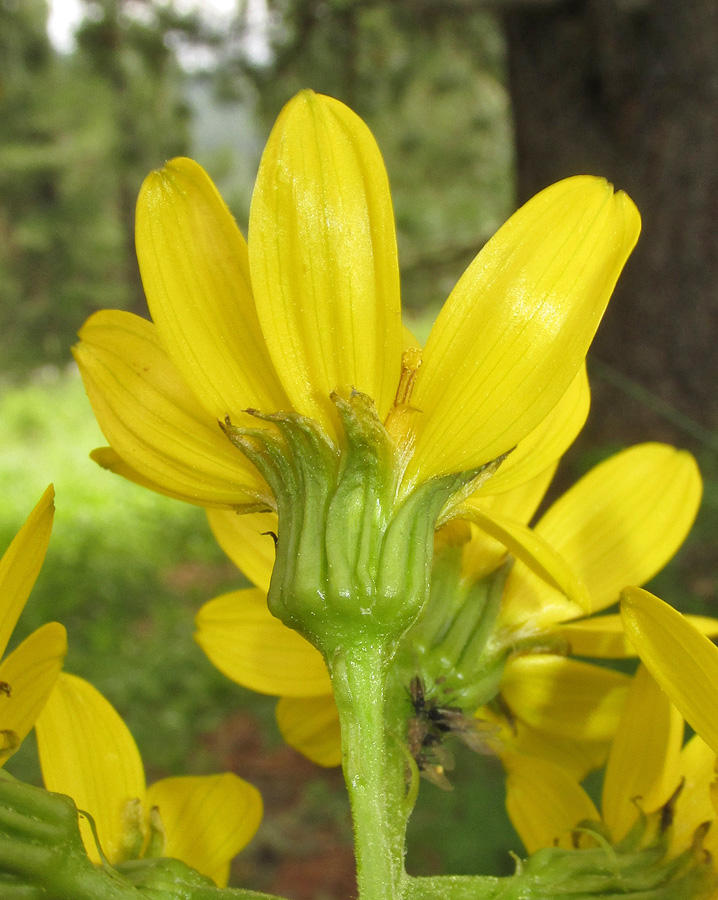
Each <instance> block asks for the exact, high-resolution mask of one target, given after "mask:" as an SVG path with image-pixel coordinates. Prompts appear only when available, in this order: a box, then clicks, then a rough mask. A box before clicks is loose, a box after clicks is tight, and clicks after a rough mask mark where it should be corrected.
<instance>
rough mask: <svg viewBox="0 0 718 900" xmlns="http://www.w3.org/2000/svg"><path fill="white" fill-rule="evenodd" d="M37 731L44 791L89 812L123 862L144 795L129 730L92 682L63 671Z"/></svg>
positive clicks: (90, 842) (93, 853)
mask: <svg viewBox="0 0 718 900" xmlns="http://www.w3.org/2000/svg"><path fill="white" fill-rule="evenodd" d="M35 730H36V732H37V745H38V751H39V754H40V766H41V768H42V777H43V779H44V781H45V787H46V788H47V789H48V790H49V791H56V792H58V793H60V794H68V795H69V796H70V797H72V799H73V800H74V801H75V803H76V804H77V807H78V809H80V810H85V811H87V812H89V813H90V815H91V816H92V817H93V818H94V820H95V824H96V826H97V833H98V835H99V838H100V845H101V846H102V849H103V851H104V852H105V854H106V856H107V858H108V859H109V861H110V862H117V861H119V860H120V859H122V857H123V855H124V848H123V836H125V835H124V834H123V825H124V823H123V817H124V816H125V814H126V811H127V805H128V802H130V801H132V800H139V801H140V803H142V802H143V801H144V796H145V776H144V770H143V768H142V760H141V759H140V754H139V752H138V750H137V745H136V744H135V742H134V740H133V738H132V735H131V734H130V732H129V731H128V729H127V726H126V725H125V723H124V722H123V721H122V719H121V718H120V717H119V715H118V714H117V712H116V711H115V710H114V708H113V707H112V706H111V704H110V703H108V701H107V700H106V699H105V698H104V697H103V696H102V694H101V693H100V692H99V691H98V690H97V689H96V688H94V687H93V686H92V685H91V684H89V682H87V681H85V680H84V679H82V678H78V677H77V676H76V675H68V674H67V673H65V672H63V673H61V674H60V677H59V678H58V680H57V684H56V685H55V689H54V691H53V692H52V694H51V695H50V698H49V700H48V702H47V704H46V705H45V708H44V709H43V711H42V713H41V714H40V716H39V718H38V720H37V723H36V725H35ZM80 829H81V831H82V837H83V840H84V842H85V848H86V849H87V852H88V855H89V856H90V858H91V859H92V860H93V861H94V862H99V855H98V853H97V850H96V849H95V841H94V839H93V837H92V832H91V830H90V828H89V826H88V825H87V822H86V821H85V820H84V818H82V817H80Z"/></svg>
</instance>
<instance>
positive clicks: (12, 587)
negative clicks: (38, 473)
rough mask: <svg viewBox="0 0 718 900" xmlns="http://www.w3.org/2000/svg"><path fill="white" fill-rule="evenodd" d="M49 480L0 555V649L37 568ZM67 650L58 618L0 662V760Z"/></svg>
mask: <svg viewBox="0 0 718 900" xmlns="http://www.w3.org/2000/svg"><path fill="white" fill-rule="evenodd" d="M54 496H55V492H54V490H53V488H52V485H50V487H48V488H47V490H46V491H45V493H44V494H43V495H42V498H41V499H40V502H39V503H38V504H37V506H36V507H35V508H34V509H33V511H32V512H31V513H30V515H29V516H28V518H27V521H26V522H25V524H24V525H23V526H22V528H21V529H20V531H19V532H18V533H17V535H16V536H15V538H14V540H13V542H12V543H11V544H10V546H9V547H8V549H7V550H6V551H5V554H4V555H3V557H2V559H1V560H0V655H2V654H3V653H4V652H5V649H6V647H7V645H8V641H9V640H10V636H11V634H12V632H13V629H14V628H15V624H16V622H17V620H18V618H19V616H20V613H21V612H22V611H23V609H24V607H25V603H26V602H27V598H28V597H29V595H30V591H31V590H32V587H33V585H34V584H35V580H36V579H37V576H38V574H39V572H40V568H41V566H42V563H43V560H44V559H45V552H46V551H47V545H48V542H49V540H50V532H51V531H52V520H53V515H54V512H55V507H54V504H53V499H54ZM66 653H67V635H66V633H65V629H64V628H63V626H62V625H60V624H59V623H58V622H49V623H48V624H47V625H43V626H42V627H41V628H38V629H37V631H34V632H33V633H32V634H31V635H30V636H29V637H28V638H26V639H25V640H24V641H23V642H22V643H21V644H20V646H19V647H17V648H16V649H15V650H13V652H12V653H11V654H10V655H9V656H8V657H6V659H4V660H3V662H2V664H0V764H2V763H5V762H6V760H7V759H9V757H10V756H12V754H13V753H14V752H15V751H16V750H17V748H18V747H19V746H20V744H21V742H22V741H23V740H24V738H25V736H26V735H27V734H28V732H29V731H30V729H31V728H32V726H33V725H34V724H35V719H36V718H37V716H38V713H39V712H40V710H41V709H42V707H43V705H44V704H45V701H46V700H47V697H48V695H49V694H50V691H51V690H52V688H53V685H54V684H55V681H56V679H57V676H58V675H59V673H60V670H61V669H62V664H63V661H64V659H65V655H66Z"/></svg>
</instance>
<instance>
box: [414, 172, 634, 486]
mask: <svg viewBox="0 0 718 900" xmlns="http://www.w3.org/2000/svg"><path fill="white" fill-rule="evenodd" d="M639 230H640V218H639V215H638V212H637V210H636V208H635V206H634V205H633V203H632V202H631V201H630V200H629V199H628V197H627V196H626V195H625V194H623V193H618V194H615V195H614V193H613V189H612V188H611V186H610V185H608V184H607V183H606V182H605V181H603V180H602V179H598V178H592V177H589V176H577V177H574V178H567V179H565V180H564V181H560V182H558V184H554V185H552V186H551V187H549V188H546V190H544V191H542V192H541V193H540V194H538V195H537V196H535V197H534V198H533V199H531V200H529V202H528V203H526V204H525V205H524V206H523V207H521V209H520V210H518V212H516V213H515V214H514V215H513V216H512V217H511V218H510V219H509V221H508V222H507V223H506V224H505V225H504V226H503V227H502V228H501V229H499V231H498V232H497V233H496V234H495V235H494V237H493V238H491V240H490V241H489V242H488V243H487V244H486V246H485V247H484V248H483V250H482V251H481V252H480V253H479V255H478V256H477V257H476V259H475V260H474V262H473V263H472V264H471V265H470V266H469V268H468V269H467V271H466V272H465V273H464V275H463V276H462V277H461V279H460V280H459V282H458V284H457V285H456V287H455V288H454V290H453V291H452V293H451V296H450V297H449V299H448V300H447V302H446V304H445V306H444V308H443V309H442V311H441V313H440V314H439V317H438V319H437V321H436V324H435V325H434V327H433V329H432V331H431V334H430V335H429V339H428V341H427V344H426V348H425V350H424V354H423V360H424V362H423V365H422V368H421V370H420V372H419V376H418V378H417V381H416V386H415V389H414V393H413V395H412V406H415V407H417V408H418V409H420V410H422V415H421V416H418V417H417V423H416V426H415V427H416V445H415V450H414V456H413V458H412V460H411V462H410V464H409V468H408V470H407V473H406V476H405V480H406V481H407V482H409V483H411V482H413V481H414V480H415V479H416V478H417V477H419V478H420V479H422V480H423V479H426V478H428V477H430V476H432V475H439V474H445V473H448V472H455V471H460V470H465V469H470V468H473V467H474V466H478V465H480V464H482V463H485V462H488V461H489V460H491V459H494V458H496V457H498V456H500V455H501V454H502V453H505V452H506V451H507V450H510V449H511V448H512V447H513V446H515V445H516V444H517V443H518V442H519V441H520V440H521V439H522V438H524V437H526V435H527V434H529V432H531V431H532V430H533V429H534V428H536V427H537V426H538V425H539V423H540V422H541V421H542V419H543V418H544V417H545V416H546V415H548V413H549V412H550V411H551V410H552V409H553V407H554V406H555V405H556V404H557V403H558V401H559V400H560V399H561V397H562V396H563V394H564V393H565V392H566V390H567V389H568V387H569V385H570V384H571V382H572V381H573V379H574V378H575V376H576V373H577V372H578V370H579V368H580V366H581V365H582V363H583V361H584V358H585V355H586V351H587V349H588V346H589V344H590V342H591V340H592V339H593V335H594V332H595V331H596V328H597V327H598V323H599V321H600V319H601V316H602V315H603V311H604V309H605V307H606V304H607V303H608V299H609V297H610V295H611V292H612V290H613V287H614V285H615V283H616V280H617V279H618V276H619V274H620V272H621V269H622V268H623V265H624V263H625V261H626V259H627V258H628V255H629V253H630V252H631V250H632V248H633V246H634V244H635V242H636V240H637V238H638V232H639Z"/></svg>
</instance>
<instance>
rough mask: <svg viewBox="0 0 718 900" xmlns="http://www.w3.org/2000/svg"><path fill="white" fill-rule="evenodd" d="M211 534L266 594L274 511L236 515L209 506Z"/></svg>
mask: <svg viewBox="0 0 718 900" xmlns="http://www.w3.org/2000/svg"><path fill="white" fill-rule="evenodd" d="M207 519H208V520H209V525H210V528H211V529H212V533H213V534H214V536H215V537H216V538H217V543H218V544H219V546H220V547H221V548H222V549H223V550H224V552H225V553H226V554H227V556H228V557H229V558H230V559H231V560H232V562H233V563H234V564H235V566H237V568H238V569H239V570H240V571H241V572H243V573H244V574H245V575H246V576H247V578H249V580H250V581H251V582H252V584H254V585H256V586H257V587H258V588H261V589H262V590H263V591H264V593H265V594H266V593H267V591H268V590H269V581H270V579H271V577H272V569H273V568H274V559H275V556H276V553H275V550H274V540H273V539H272V535H273V534H274V535H276V534H277V516H276V513H249V514H244V515H238V514H237V513H236V512H233V511H227V510H223V509H208V510H207Z"/></svg>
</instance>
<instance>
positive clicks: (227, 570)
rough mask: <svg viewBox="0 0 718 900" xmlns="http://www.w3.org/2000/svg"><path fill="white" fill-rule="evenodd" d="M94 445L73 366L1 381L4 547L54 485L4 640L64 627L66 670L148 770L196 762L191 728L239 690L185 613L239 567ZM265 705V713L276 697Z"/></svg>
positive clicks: (213, 720)
mask: <svg viewBox="0 0 718 900" xmlns="http://www.w3.org/2000/svg"><path fill="white" fill-rule="evenodd" d="M103 443H104V440H103V438H102V435H101V434H100V431H99V429H98V427H97V425H96V424H95V422H94V419H93V416H92V413H91V410H90V408H89V403H88V402H87V399H86V398H85V396H84V391H83V387H82V383H81V381H80V378H79V376H78V375H77V373H76V372H75V371H74V370H68V371H67V372H66V373H64V374H58V373H56V372H52V371H48V372H44V373H39V374H37V375H36V376H35V377H34V378H33V380H32V381H30V382H29V383H27V384H25V385H23V386H22V387H16V388H12V387H9V386H5V387H4V389H3V391H2V396H0V495H1V496H2V498H3V503H2V506H1V507H0V548H2V550H4V548H5V547H7V545H8V544H9V543H10V541H11V540H12V537H13V536H14V534H15V532H16V531H17V529H18V528H19V526H20V525H21V524H22V522H23V521H24V519H25V517H26V516H27V515H28V513H29V512H30V510H31V509H32V507H33V506H34V504H35V503H36V502H37V500H38V499H39V498H40V495H41V494H42V491H43V490H44V489H45V487H46V486H47V484H48V482H50V481H53V483H54V485H55V492H56V499H55V505H56V514H55V523H54V528H53V534H52V538H51V541H50V547H49V550H48V553H47V557H46V560H45V564H44V566H43V569H42V571H41V573H40V577H39V579H38V581H37V584H36V586H35V589H34V590H33V593H32V595H31V598H30V601H29V602H28V604H27V606H26V608H25V611H24V612H23V614H22V617H21V619H20V622H19V624H18V628H17V629H16V633H15V634H14V635H13V641H12V645H13V646H14V645H15V644H16V643H17V642H18V641H19V640H20V639H22V638H23V637H25V636H26V635H27V634H28V633H29V632H30V631H32V630H33V629H35V628H37V627H38V626H39V625H41V624H42V623H43V622H47V621H50V620H57V621H60V622H62V623H63V624H64V625H65V626H66V627H67V629H68V634H69V653H68V657H67V664H66V667H67V669H68V670H69V671H71V672H74V673H76V674H79V675H82V676H84V677H86V678H89V679H90V680H91V681H92V682H93V683H94V684H95V685H96V686H97V687H98V688H99V689H100V690H101V691H103V692H104V693H106V694H107V696H108V697H109V698H110V699H111V700H112V702H113V703H114V704H115V705H116V706H117V708H118V710H119V711H120V713H121V714H122V715H123V716H124V717H125V718H126V721H127V722H128V725H129V726H130V729H131V730H132V732H133V733H134V734H135V737H136V739H137V740H138V743H139V745H140V747H141V749H142V752H143V755H144V756H145V758H146V759H147V761H148V765H149V768H150V770H151V771H153V772H162V773H167V772H181V771H195V770H197V769H198V768H199V769H200V770H201V769H202V768H203V766H204V767H205V769H206V766H207V762H208V761H207V758H206V757H204V758H203V757H202V745H201V742H200V741H199V739H198V738H199V736H200V735H201V734H202V733H204V732H206V731H211V730H212V729H213V728H214V727H216V725H217V724H218V723H219V722H220V721H221V720H222V719H223V718H224V717H226V716H227V715H228V713H229V712H230V711H231V710H233V709H235V708H236V707H237V706H238V705H241V704H242V702H243V700H242V699H241V697H243V696H244V695H243V693H242V692H241V691H240V690H239V688H237V687H236V686H234V685H233V684H231V683H230V682H229V681H228V680H227V679H226V678H224V676H222V675H220V674H219V672H217V671H216V670H214V668H213V667H212V666H211V665H210V664H209V662H208V661H207V660H206V659H205V657H204V655H203V653H202V652H201V651H200V649H199V648H198V647H197V646H196V644H195V643H194V642H193V640H192V631H193V617H194V613H195V612H196V610H197V609H198V608H199V606H200V605H201V604H202V603H203V602H204V601H206V600H208V599H209V598H210V597H211V596H213V595H214V594H215V593H220V592H221V591H222V590H224V589H230V588H233V587H237V586H239V585H240V584H241V576H240V575H239V573H238V572H237V571H236V569H234V567H233V566H232V565H231V564H230V563H228V562H227V560H226V559H225V557H224V555H223V554H222V552H221V551H220V549H219V547H218V546H217V544H216V543H215V541H214V539H213V538H212V536H211V533H210V531H209V527H208V526H207V523H206V519H205V516H204V512H203V510H201V509H199V508H196V507H192V506H188V505H185V504H182V503H177V502H174V501H171V500H169V499H167V498H165V497H162V496H160V495H158V494H153V493H151V492H150V491H146V490H143V489H141V488H138V487H136V486H135V485H132V484H129V483H127V482H124V481H122V480H121V479H119V478H117V477H116V476H114V475H111V474H110V473H108V472H105V471H103V470H101V469H100V468H99V467H97V466H96V465H95V464H94V463H93V462H92V461H91V460H90V459H89V458H88V453H89V451H90V450H91V449H93V448H94V447H96V446H100V445H102V444H103ZM263 706H265V707H266V709H265V712H264V718H265V719H266V721H267V722H271V720H272V706H271V704H268V705H267V704H263ZM21 754H22V751H21ZM21 754H18V757H19V758H18V759H13V761H12V762H11V768H12V766H15V767H16V768H15V769H13V771H17V766H20V771H21V772H22V773H23V774H26V773H28V772H29V773H31V772H32V771H33V770H32V766H33V764H32V762H31V761H30V759H29V756H30V755H28V759H27V761H26V762H24V761H23V759H22V756H21ZM25 765H27V766H29V767H30V768H29V769H27V770H24V769H23V766H25Z"/></svg>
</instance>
